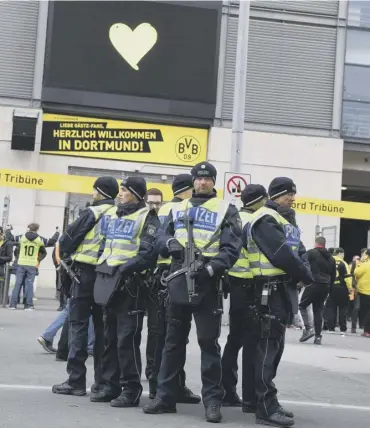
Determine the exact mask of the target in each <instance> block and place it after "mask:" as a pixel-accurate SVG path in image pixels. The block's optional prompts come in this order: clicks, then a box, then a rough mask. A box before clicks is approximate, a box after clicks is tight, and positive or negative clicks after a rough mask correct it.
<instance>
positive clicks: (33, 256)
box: [18, 235, 44, 267]
mask: <svg viewBox="0 0 370 428" xmlns="http://www.w3.org/2000/svg"><path fill="white" fill-rule="evenodd" d="M43 246H44V243H43V241H42V239H41V238H40V237H39V236H38V237H37V238H36V239H34V240H33V241H30V240H29V239H27V238H26V236H25V235H23V236H22V237H21V239H20V240H19V257H18V265H20V266H35V267H37V265H38V263H39V260H38V257H39V251H40V248H41V247H43Z"/></svg>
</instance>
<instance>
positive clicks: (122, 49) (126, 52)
mask: <svg viewBox="0 0 370 428" xmlns="http://www.w3.org/2000/svg"><path fill="white" fill-rule="evenodd" d="M157 38H158V34H157V30H156V29H155V28H154V27H152V26H151V25H150V24H148V23H146V22H144V23H142V24H140V25H139V26H137V27H136V28H135V30H134V31H132V30H131V28H130V27H128V26H127V25H126V24H122V23H117V24H113V25H112V26H111V27H110V29H109V39H110V41H111V43H112V45H113V46H114V48H115V49H116V50H117V52H118V53H119V54H120V55H121V56H122V58H123V59H124V60H125V61H127V63H128V64H129V65H130V66H131V67H132V68H133V69H134V70H136V71H137V70H139V67H138V64H139V62H140V60H142V59H143V58H144V56H145V55H146V54H147V53H148V52H149V51H150V49H152V47H153V46H154V45H155V44H156V42H157Z"/></svg>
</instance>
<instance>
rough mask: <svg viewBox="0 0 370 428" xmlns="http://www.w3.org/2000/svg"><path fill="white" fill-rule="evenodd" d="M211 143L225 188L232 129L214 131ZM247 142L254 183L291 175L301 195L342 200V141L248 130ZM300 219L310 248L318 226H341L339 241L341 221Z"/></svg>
mask: <svg viewBox="0 0 370 428" xmlns="http://www.w3.org/2000/svg"><path fill="white" fill-rule="evenodd" d="M210 141H211V144H210V146H209V154H208V157H209V160H210V161H211V162H214V164H215V165H216V166H217V169H218V173H219V175H218V178H217V186H218V187H223V179H224V173H225V172H229V165H230V148H229V147H230V146H229V144H230V141H231V130H230V129H223V128H213V129H212V130H211V135H210ZM244 141H245V146H244V148H243V153H242V172H243V173H245V174H251V179H252V183H259V184H263V185H264V186H265V187H268V185H269V183H270V181H271V180H272V179H273V178H274V177H277V176H288V177H291V178H292V179H293V180H294V182H295V183H296V185H297V191H298V196H302V197H315V198H321V199H333V200H340V199H341V184H342V161H343V159H342V156H343V141H342V140H340V139H334V138H321V137H302V136H293V135H286V134H272V133H264V132H254V131H246V132H245V134H244ZM297 219H298V224H299V226H300V228H301V229H302V239H303V242H304V244H305V245H306V246H307V247H311V246H312V245H313V243H314V239H315V226H316V225H317V224H319V225H320V226H321V227H327V226H337V228H338V237H337V238H338V241H339V225H340V221H339V219H335V218H333V217H324V216H320V217H319V218H318V217H317V216H313V215H307V214H299V215H298V216H297ZM337 244H339V242H338V243H337Z"/></svg>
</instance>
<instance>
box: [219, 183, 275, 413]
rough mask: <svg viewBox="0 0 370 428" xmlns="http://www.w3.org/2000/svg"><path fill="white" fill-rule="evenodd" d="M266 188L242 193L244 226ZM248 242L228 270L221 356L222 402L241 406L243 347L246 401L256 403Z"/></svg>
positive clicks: (260, 203)
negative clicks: (226, 330) (227, 329)
mask: <svg viewBox="0 0 370 428" xmlns="http://www.w3.org/2000/svg"><path fill="white" fill-rule="evenodd" d="M266 200H267V191H266V189H265V188H264V187H263V186H261V185H260V184H249V185H248V186H247V187H246V188H245V189H244V190H243V192H242V194H241V201H242V202H243V207H242V208H241V210H240V212H239V215H240V218H241V220H242V225H243V230H245V228H246V227H247V225H248V222H249V221H250V219H251V217H252V214H253V213H254V212H255V211H257V210H258V209H259V208H261V207H263V206H264V205H265V202H266ZM246 247H247V245H244V247H243V248H242V251H241V254H240V258H239V260H238V261H237V262H236V263H235V265H234V266H233V267H232V269H230V270H229V282H230V313H229V315H230V318H229V320H230V332H229V335H228V336H227V342H226V345H225V348H224V353H223V356H222V382H223V386H224V389H225V395H224V398H223V402H222V405H223V406H233V407H238V406H241V405H242V403H241V400H240V398H239V396H238V394H237V392H236V385H237V382H238V354H239V350H240V348H241V347H243V359H242V365H243V370H242V373H243V382H242V383H243V389H242V390H243V403H244V407H246V408H247V410H248V408H249V407H250V405H251V404H253V405H254V406H255V402H256V399H255V390H254V350H255V348H256V344H257V340H258V339H257V337H258V336H257V335H256V331H257V329H256V311H255V303H256V302H255V282H254V279H253V278H254V274H253V269H252V268H251V267H250V265H249V260H248V252H247V250H246Z"/></svg>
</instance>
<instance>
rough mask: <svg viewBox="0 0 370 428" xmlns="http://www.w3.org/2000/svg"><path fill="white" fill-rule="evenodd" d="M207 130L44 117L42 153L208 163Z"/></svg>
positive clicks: (56, 116) (129, 159)
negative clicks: (206, 161) (205, 161)
mask: <svg viewBox="0 0 370 428" xmlns="http://www.w3.org/2000/svg"><path fill="white" fill-rule="evenodd" d="M207 139H208V130H206V129H199V128H187V127H186V128H185V127H179V126H169V125H158V124H151V123H136V122H124V121H118V120H110V119H97V118H90V117H79V116H67V115H55V114H48V113H45V114H44V115H43V126H42V138H41V148H40V153H45V154H52V155H64V156H79V157H89V158H99V159H111V160H121V161H132V162H145V163H157V164H168V165H186V166H191V165H195V164H196V163H198V162H202V161H204V160H206V157H207Z"/></svg>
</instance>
